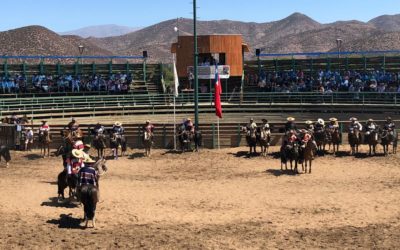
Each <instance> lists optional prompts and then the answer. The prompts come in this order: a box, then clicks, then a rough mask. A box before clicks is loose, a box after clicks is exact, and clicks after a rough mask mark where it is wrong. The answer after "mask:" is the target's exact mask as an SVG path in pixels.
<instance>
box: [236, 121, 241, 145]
mask: <svg viewBox="0 0 400 250" xmlns="http://www.w3.org/2000/svg"><path fill="white" fill-rule="evenodd" d="M240 132H241V131H240V124H238V128H237V144H236V145H237V146H238V147H239V146H240V139H242V136H241V134H240Z"/></svg>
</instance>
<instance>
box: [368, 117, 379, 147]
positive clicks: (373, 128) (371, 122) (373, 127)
mask: <svg viewBox="0 0 400 250" xmlns="http://www.w3.org/2000/svg"><path fill="white" fill-rule="evenodd" d="M377 128H378V125H377V124H376V123H375V122H374V120H373V119H368V121H367V124H366V126H365V130H366V131H365V139H366V141H367V142H368V139H367V138H368V137H369V136H370V135H371V134H372V133H374V132H376V131H377ZM375 135H376V136H377V134H375Z"/></svg>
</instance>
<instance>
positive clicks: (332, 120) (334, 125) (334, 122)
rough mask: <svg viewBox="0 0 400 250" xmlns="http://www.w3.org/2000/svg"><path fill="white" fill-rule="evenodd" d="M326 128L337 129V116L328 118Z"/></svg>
mask: <svg viewBox="0 0 400 250" xmlns="http://www.w3.org/2000/svg"><path fill="white" fill-rule="evenodd" d="M327 128H328V129H329V130H335V129H338V128H339V124H338V122H337V118H335V117H332V118H329V123H328V125H327Z"/></svg>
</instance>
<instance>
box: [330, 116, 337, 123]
mask: <svg viewBox="0 0 400 250" xmlns="http://www.w3.org/2000/svg"><path fill="white" fill-rule="evenodd" d="M329 121H331V122H336V121H337V118H335V117H332V118H329Z"/></svg>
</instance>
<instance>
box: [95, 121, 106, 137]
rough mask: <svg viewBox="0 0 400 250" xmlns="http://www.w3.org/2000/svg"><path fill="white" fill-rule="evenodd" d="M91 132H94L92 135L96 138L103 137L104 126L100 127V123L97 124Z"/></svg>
mask: <svg viewBox="0 0 400 250" xmlns="http://www.w3.org/2000/svg"><path fill="white" fill-rule="evenodd" d="M93 132H94V135H95V136H96V137H97V136H99V135H103V133H104V126H103V125H101V124H100V122H98V123H97V124H96V126H94V128H93Z"/></svg>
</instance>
